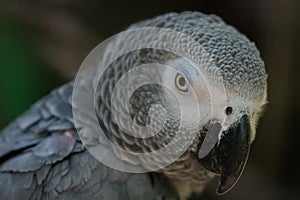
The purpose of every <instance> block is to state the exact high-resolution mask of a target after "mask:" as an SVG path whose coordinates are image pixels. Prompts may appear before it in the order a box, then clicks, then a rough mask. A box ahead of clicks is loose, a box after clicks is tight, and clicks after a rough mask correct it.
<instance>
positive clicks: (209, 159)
mask: <svg viewBox="0 0 300 200" xmlns="http://www.w3.org/2000/svg"><path fill="white" fill-rule="evenodd" d="M212 126H215V124H212ZM218 126H220V124H219V125H218ZM250 134H251V129H250V121H249V117H248V116H247V115H243V116H242V117H241V118H240V119H239V120H238V121H237V122H235V123H234V124H232V125H231V126H230V127H229V128H228V129H227V130H226V131H223V133H222V137H221V140H220V142H219V143H218V144H217V145H215V146H214V148H213V149H212V150H211V151H210V152H209V154H208V155H207V156H205V157H204V158H199V162H200V164H201V165H202V166H203V167H205V168H206V169H207V170H209V171H212V172H215V173H217V174H219V175H220V180H219V185H218V188H217V191H216V192H217V194H219V195H222V194H225V193H227V192H228V191H229V190H231V189H232V188H233V187H234V186H235V184H236V183H237V181H238V180H239V178H240V176H241V174H242V172H243V170H244V167H245V164H246V162H247V159H248V155H249V150H250ZM198 157H199V155H198Z"/></svg>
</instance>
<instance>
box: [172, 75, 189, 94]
mask: <svg viewBox="0 0 300 200" xmlns="http://www.w3.org/2000/svg"><path fill="white" fill-rule="evenodd" d="M175 85H176V87H177V88H178V89H179V90H180V91H183V92H186V91H187V90H188V85H187V82H186V79H185V77H184V76H183V75H182V74H179V73H178V74H177V75H176V78H175Z"/></svg>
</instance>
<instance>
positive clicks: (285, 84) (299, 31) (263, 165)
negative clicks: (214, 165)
mask: <svg viewBox="0 0 300 200" xmlns="http://www.w3.org/2000/svg"><path fill="white" fill-rule="evenodd" d="M184 10H196V11H201V12H204V13H214V14H217V15H219V16H221V17H222V18H223V19H224V20H225V21H226V22H227V23H229V24H231V25H233V26H235V27H236V28H238V29H239V30H240V31H241V32H242V33H245V34H246V35H247V36H248V37H249V38H250V39H251V40H252V41H254V42H255V43H256V45H257V46H258V48H259V49H260V51H261V54H262V57H263V59H264V61H265V64H266V68H267V71H268V74H269V79H268V82H269V104H268V106H267V109H266V112H265V114H264V116H263V118H262V119H261V122H260V123H259V127H258V131H257V133H258V134H257V139H256V141H255V143H254V145H253V148H252V152H251V155H250V159H249V162H248V165H247V167H246V170H245V172H244V174H243V176H242V177H241V179H240V181H239V183H238V185H237V186H236V187H235V188H234V189H233V190H232V191H231V192H230V193H229V194H227V195H225V196H216V195H215V186H216V182H212V183H211V184H210V185H209V187H208V189H207V190H206V191H205V192H204V198H203V199H206V200H217V199H221V200H223V199H230V200H240V199H243V200H252V199H259V200H260V199H261V200H269V199H270V200H277V199H284V198H287V199H289V200H291V199H297V200H298V199H300V153H299V152H300V151H299V148H300V142H299V141H300V132H299V129H298V128H296V124H297V123H298V124H299V122H300V120H299V114H298V113H299V112H300V109H299V107H300V106H299V105H300V102H299V85H300V84H299V79H300V78H299V76H300V74H299V67H300V12H299V11H300V1H297V0H277V1H273V0H252V1H243V0H197V1H196V0H194V1H176V0H172V1H171V0H166V1H158V0H151V1H138V0H136V1H116V0H26V1H21V0H10V1H5V0H2V1H1V3H0V91H1V93H0V129H2V128H3V127H4V126H5V125H7V124H8V123H9V122H10V121H11V120H13V119H14V118H15V117H17V116H18V115H19V114H21V113H22V112H23V111H25V110H26V109H28V108H29V106H30V105H31V104H32V103H34V102H35V101H36V100H37V99H39V98H41V97H42V96H44V95H46V94H47V93H49V92H50V91H51V90H52V89H54V88H55V87H57V86H59V85H61V84H63V83H65V82H67V81H69V80H71V79H72V78H73V77H74V76H75V74H76V71H77V69H78V68H79V66H80V64H81V62H82V61H83V59H84V58H85V56H86V55H87V54H88V53H89V51H90V50H91V49H92V48H93V47H95V46H96V45H97V44H99V43H100V42H101V41H103V40H104V39H106V38H107V37H109V36H111V35H113V34H116V33H118V32H119V31H121V30H123V29H125V28H126V27H127V26H128V25H130V24H132V23H134V22H137V21H140V20H143V19H146V18H150V17H153V16H156V15H159V14H163V13H166V12H179V11H184Z"/></svg>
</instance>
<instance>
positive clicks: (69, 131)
mask: <svg viewBox="0 0 300 200" xmlns="http://www.w3.org/2000/svg"><path fill="white" fill-rule="evenodd" d="M141 27H161V28H169V29H174V30H176V31H179V32H183V33H185V34H188V35H190V36H191V37H192V38H194V39H195V41H197V42H198V43H200V44H201V45H202V46H203V48H204V49H205V50H206V51H207V52H208V53H209V54H210V56H211V58H212V59H213V60H214V61H215V63H216V66H217V67H218V68H219V69H220V71H221V75H222V77H223V80H224V86H225V89H226V92H227V93H228V95H227V96H228V99H227V100H226V105H224V104H222V105H221V104H220V105H219V107H218V106H217V109H219V110H220V113H218V114H216V116H215V117H214V122H212V121H211V120H210V119H206V118H205V117H203V119H202V121H201V123H200V127H199V130H198V131H197V132H196V133H195V137H196V139H195V141H194V142H193V145H192V146H191V147H190V148H189V149H188V150H187V151H186V152H185V153H184V154H183V155H182V156H181V157H180V158H179V159H178V160H176V161H175V162H174V163H172V164H170V165H168V166H166V167H165V168H163V169H160V170H158V171H156V172H148V173H142V174H134V173H126V172H120V171H118V170H115V169H112V168H110V167H108V166H106V165H104V164H102V163H101V162H99V161H98V160H97V159H96V158H94V157H93V156H92V155H91V154H90V152H88V151H87V149H86V148H85V146H84V145H83V142H82V141H81V138H80V137H79V135H78V132H77V131H78V129H76V128H77V127H75V124H74V119H73V113H72V91H73V86H74V82H71V83H68V84H66V85H64V86H62V87H60V88H58V89H56V90H54V91H53V92H52V93H51V94H50V95H48V96H46V97H44V98H43V99H42V100H40V101H39V102H37V103H36V104H35V105H33V106H32V108H30V109H29V110H28V111H27V112H26V113H24V114H23V115H22V116H20V117H19V118H18V119H17V120H16V121H15V122H13V123H12V124H10V125H9V126H8V127H7V128H5V129H4V130H3V131H2V132H1V133H0V197H1V199H11V200H14V199H104V200H105V199H111V200H112V199H116V200H117V199H188V197H189V196H190V195H191V194H192V193H200V192H201V191H202V190H203V189H204V187H205V185H206V184H207V182H208V181H209V180H211V179H212V178H213V177H215V176H216V175H220V176H221V181H220V184H219V190H218V193H220V194H222V193H224V192H227V191H228V190H230V189H231V188H232V187H233V186H234V184H235V183H236V181H237V180H238V178H239V177H240V174H241V173H242V170H243V168H244V165H245V162H246V160H247V156H248V152H249V146H250V144H251V142H252V141H253V140H254V136H255V124H256V121H257V119H258V116H259V113H260V111H261V108H262V106H263V105H264V104H265V101H266V77H267V76H266V73H265V69H264V64H263V61H262V60H261V58H260V56H259V52H258V51H257V49H256V47H255V45H254V44H253V43H251V42H250V41H249V40H248V39H247V38H246V37H245V36H244V35H242V34H240V33H239V32H238V31H237V30H235V29H234V28H232V27H230V26H228V25H226V24H225V23H224V22H223V21H222V20H221V19H220V18H218V17H216V16H214V15H205V14H202V13H198V12H184V13H180V14H176V13H170V14H166V15H162V16H158V17H156V18H153V19H150V20H146V21H143V22H140V23H137V24H135V25H133V26H131V27H130V28H129V29H132V28H141ZM128 42H130V41H128ZM116 45H118V44H112V45H111V46H109V47H108V48H107V51H108V54H109V51H112V49H113V48H118V46H116ZM187 46H188V44H187ZM190 48H191V50H193V49H192V48H193V47H190ZM149 62H158V63H163V64H168V65H172V66H174V68H175V69H176V70H177V69H178V70H182V69H180V68H183V70H185V73H190V76H191V79H193V78H195V77H194V76H196V73H193V72H192V69H191V70H189V69H188V68H189V67H188V63H187V62H185V61H183V60H182V59H181V58H178V57H176V56H174V55H173V54H171V53H167V52H164V51H153V50H149V49H146V50H140V51H135V52H131V53H128V54H126V55H125V56H122V57H121V58H120V59H118V60H116V61H114V62H113V63H111V66H110V67H109V69H111V70H107V71H106V72H105V73H104V75H103V79H102V80H100V82H101V81H102V82H101V83H103V84H100V85H99V86H98V87H99V90H97V92H98V93H97V94H96V98H97V105H98V107H97V108H96V113H97V117H98V118H99V120H100V121H101V122H102V124H101V125H102V126H103V127H104V130H106V133H105V134H107V137H108V138H109V139H110V140H112V141H113V142H114V143H116V144H118V145H120V146H122V147H124V146H125V148H130V149H135V150H137V151H138V152H145V151H148V150H149V149H150V150H151V149H152V150H153V149H155V148H157V147H161V146H163V145H164V143H166V142H168V140H167V139H166V138H172V135H171V133H173V132H176V131H178V126H177V124H176V117H174V116H175V115H176V114H174V113H176V111H175V110H176V109H174V108H173V106H174V105H175V104H176V103H174V102H172V95H169V94H168V93H167V92H166V91H165V90H164V89H162V88H160V87H158V86H151V87H150V89H149V86H145V87H141V88H139V89H138V90H137V91H136V92H135V93H134V95H133V98H132V99H131V100H132V102H130V105H131V106H130V109H129V110H130V112H131V115H132V117H133V118H134V119H135V120H136V121H137V123H139V124H140V125H146V124H147V123H148V121H149V116H148V115H147V113H148V112H149V109H150V104H158V103H159V104H161V105H165V106H166V107H168V108H169V110H168V111H170V112H171V113H172V114H171V115H168V116H169V118H167V119H168V120H167V122H166V127H165V128H164V129H163V130H162V131H161V132H160V133H159V134H158V135H157V136H156V137H153V138H152V139H140V140H133V139H132V138H131V137H127V136H126V137H125V136H124V135H122V131H121V130H120V129H118V128H114V127H116V126H115V122H114V121H113V120H109V119H111V114H110V111H111V109H112V108H111V104H110V103H109V99H110V98H111V96H112V92H111V88H110V87H113V86H114V85H115V84H116V80H117V79H118V78H119V77H120V76H122V74H125V73H126V72H128V70H129V69H131V68H132V67H128V65H129V66H133V65H138V64H142V63H149ZM174 76H176V79H175V80H177V77H178V83H179V85H176V87H178V89H180V90H181V91H180V92H181V93H183V94H184V92H185V90H184V87H185V86H186V85H185V84H183V85H180V84H181V83H183V82H182V81H183V80H182V79H180V78H181V77H182V76H181V75H179V76H178V75H176V74H175V75H174ZM161 77H162V79H163V82H165V84H166V85H170V87H172V84H174V81H173V74H169V73H165V74H162V75H161ZM169 80H171V81H170V82H168V81H169ZM175 82H176V81H175ZM104 83H105V84H104ZM176 84H177V82H176ZM180 86H182V87H180ZM174 88H175V86H174ZM199 88H200V87H199ZM216 91H218V89H216ZM196 93H197V95H198V94H199V95H200V96H201V91H200V89H199V91H197V89H196ZM205 101H206V99H203V102H205ZM203 102H202V104H201V106H203V109H204V110H205V109H208V108H207V107H208V106H207V105H205V103H203ZM227 103H228V104H227ZM232 107H233V111H232ZM191 109H193V108H191ZM224 110H225V111H224ZM145 113H146V114H145ZM224 113H226V115H228V119H226V121H225V123H224V124H223V125H222V129H221V128H220V129H219V131H220V130H221V131H222V133H223V135H222V136H220V142H219V143H218V146H216V147H215V148H214V149H213V150H212V152H211V153H210V154H208V156H206V157H204V158H199V156H198V155H199V149H198V147H199V144H202V143H203V141H204V137H205V134H206V133H207V131H208V130H210V128H209V127H218V126H219V125H218V122H217V121H218V119H219V118H218V117H220V116H222V117H223V115H225V114H224ZM226 115H225V116H226ZM157 118H159V115H157ZM215 121H216V122H215ZM211 125H212V126H211ZM131 139H132V140H131ZM232 141H233V142H232ZM229 143H230V147H229V146H228V144H229ZM128 162H133V160H130V159H128ZM141 162H142V163H144V164H145V163H146V161H141ZM235 162H236V163H235ZM230 164H232V165H233V166H231V165H230ZM146 165H147V164H145V166H146Z"/></svg>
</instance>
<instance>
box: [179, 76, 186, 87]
mask: <svg viewBox="0 0 300 200" xmlns="http://www.w3.org/2000/svg"><path fill="white" fill-rule="evenodd" d="M179 85H180V86H185V79H184V78H183V77H180V78H179Z"/></svg>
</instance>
